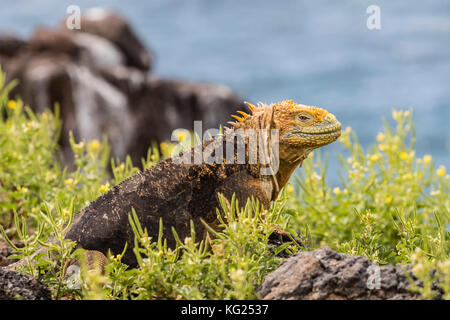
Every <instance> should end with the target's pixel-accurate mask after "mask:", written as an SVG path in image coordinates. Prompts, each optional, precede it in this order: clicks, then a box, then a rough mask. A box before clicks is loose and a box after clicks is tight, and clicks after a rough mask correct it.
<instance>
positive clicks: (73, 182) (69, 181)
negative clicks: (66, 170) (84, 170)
mask: <svg viewBox="0 0 450 320" xmlns="http://www.w3.org/2000/svg"><path fill="white" fill-rule="evenodd" d="M64 184H65V185H66V186H73V185H74V184H75V180H73V179H72V178H68V179H66V180H64Z"/></svg>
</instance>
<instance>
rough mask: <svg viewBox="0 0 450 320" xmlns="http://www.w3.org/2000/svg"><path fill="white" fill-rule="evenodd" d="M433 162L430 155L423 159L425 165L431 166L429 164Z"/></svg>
mask: <svg viewBox="0 0 450 320" xmlns="http://www.w3.org/2000/svg"><path fill="white" fill-rule="evenodd" d="M431 160H432V157H431V156H430V155H429V154H426V155H425V156H424V157H423V163H424V164H429V163H430V162H431Z"/></svg>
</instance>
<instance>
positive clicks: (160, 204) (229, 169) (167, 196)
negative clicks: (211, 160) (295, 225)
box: [66, 159, 271, 266]
mask: <svg viewBox="0 0 450 320" xmlns="http://www.w3.org/2000/svg"><path fill="white" fill-rule="evenodd" d="M251 171H252V170H251V168H250V166H249V165H234V164H230V165H225V164H209V165H208V164H198V165H185V164H175V163H174V162H173V161H172V160H171V159H167V160H164V161H162V162H160V163H159V164H157V165H156V166H154V167H152V168H150V169H148V170H147V171H144V172H139V173H137V174H135V175H134V176H132V177H131V178H129V179H127V180H125V181H124V182H122V183H121V184H119V185H117V186H116V187H114V188H113V189H112V190H111V191H110V192H108V193H107V194H105V195H103V196H101V197H100V198H98V199H97V200H95V201H94V202H92V203H91V204H90V205H89V206H88V207H86V208H84V209H83V210H81V211H80V212H79V213H77V214H76V216H75V218H74V221H73V223H72V226H71V227H70V229H69V231H68V232H67V234H66V238H68V239H71V240H74V241H76V242H77V243H78V245H79V246H81V247H82V248H84V249H87V250H98V251H100V252H102V253H104V254H106V253H107V252H108V249H111V251H112V253H114V254H118V253H120V252H122V251H123V248H124V245H125V242H127V243H128V249H127V252H126V253H125V256H124V258H123V262H124V263H126V264H128V265H130V266H135V265H136V258H135V255H134V253H133V250H132V248H133V246H134V234H133V231H132V228H131V226H130V224H129V220H128V215H129V214H130V213H131V208H132V207H133V208H134V210H135V211H136V214H137V216H138V218H139V221H140V223H141V225H142V227H143V228H147V231H148V234H149V236H151V237H152V239H157V237H158V232H159V220H160V218H162V220H163V227H164V229H163V236H164V238H166V239H167V243H168V246H169V247H171V248H174V247H175V245H176V242H175V238H174V236H173V233H172V227H174V228H175V230H176V231H177V234H178V236H179V237H180V239H181V240H183V239H184V238H185V237H188V236H190V220H192V221H193V222H194V226H195V231H196V236H197V239H202V238H203V237H204V236H205V235H206V229H205V227H204V225H203V224H202V223H201V221H200V219H203V220H204V221H205V222H207V223H208V224H211V225H212V226H213V227H214V225H215V224H216V221H217V212H216V208H218V207H220V205H219V202H218V196H217V193H218V192H220V193H222V194H223V195H224V196H225V197H226V198H227V199H231V197H232V195H233V193H235V195H236V198H237V200H238V201H239V203H240V204H245V203H246V202H247V199H249V198H251V197H254V198H255V199H258V200H259V201H260V203H261V204H262V205H263V206H264V207H266V208H268V207H269V205H270V200H271V199H270V198H269V196H268V195H267V192H266V191H264V190H263V187H262V186H263V184H261V181H262V180H263V179H268V178H264V177H262V178H261V177H258V176H257V175H255V174H252V173H251Z"/></svg>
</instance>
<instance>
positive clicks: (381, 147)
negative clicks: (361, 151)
mask: <svg viewBox="0 0 450 320" xmlns="http://www.w3.org/2000/svg"><path fill="white" fill-rule="evenodd" d="M378 148H379V149H380V150H381V151H386V150H387V146H386V145H385V144H380V145H379V146H378Z"/></svg>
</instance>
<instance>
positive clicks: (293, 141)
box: [65, 100, 341, 266]
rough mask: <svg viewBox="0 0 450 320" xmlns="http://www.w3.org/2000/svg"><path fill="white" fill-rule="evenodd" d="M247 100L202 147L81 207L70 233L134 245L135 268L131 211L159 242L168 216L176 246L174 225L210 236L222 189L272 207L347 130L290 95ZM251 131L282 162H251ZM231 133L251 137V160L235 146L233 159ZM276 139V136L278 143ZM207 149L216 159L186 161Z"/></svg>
mask: <svg viewBox="0 0 450 320" xmlns="http://www.w3.org/2000/svg"><path fill="white" fill-rule="evenodd" d="M246 105H247V106H248V107H249V109H250V110H251V113H250V114H247V113H244V112H241V111H239V113H240V116H234V117H235V119H236V120H237V121H235V122H230V124H231V126H230V127H227V128H225V129H224V131H223V133H222V134H219V135H217V136H216V137H214V138H213V139H211V140H210V141H207V142H205V143H203V144H201V145H200V149H199V148H198V147H197V149H195V148H196V147H194V148H193V149H191V151H192V153H191V154H189V153H183V154H181V155H180V158H178V159H175V158H174V157H172V158H168V159H166V160H163V161H161V162H160V163H158V164H156V165H155V166H153V167H151V168H150V169H148V170H146V171H143V172H138V173H136V174H135V175H134V176H132V177H130V178H128V179H127V180H125V181H123V182H121V183H120V184H118V185H117V186H115V187H114V188H112V189H111V190H110V191H109V192H108V193H106V194H104V195H102V196H101V197H99V198H98V199H96V200H95V201H93V202H92V203H91V204H90V205H89V206H87V207H86V208H84V209H82V210H81V211H80V212H79V213H77V214H76V215H75V217H74V220H73V222H72V225H71V226H70V228H69V230H68V232H67V234H66V235H65V237H66V238H67V239H71V240H74V241H76V242H77V245H78V246H80V247H82V248H84V249H86V250H92V251H93V252H94V251H99V252H101V253H103V254H106V253H107V252H108V249H110V250H111V252H112V253H114V254H119V253H121V252H122V251H123V248H124V245H125V243H127V244H128V250H127V251H126V252H125V255H124V257H123V260H122V261H123V262H124V263H126V264H128V265H129V266H136V264H137V261H136V258H135V256H134V253H133V250H131V248H132V247H133V246H134V237H135V236H134V233H133V231H132V228H131V227H130V224H129V220H128V219H129V214H130V212H131V210H132V208H134V210H135V212H136V214H137V217H138V219H139V221H140V223H141V225H142V227H145V228H147V231H148V235H149V236H150V237H152V239H157V237H158V232H159V221H160V218H162V221H163V235H164V237H165V238H166V239H167V244H168V246H169V247H172V248H173V247H175V246H176V240H175V238H174V236H173V233H172V230H171V229H172V227H173V228H175V230H176V232H177V234H178V236H179V238H180V239H182V240H183V239H184V238H185V237H188V236H190V221H191V220H192V221H193V224H194V227H195V232H196V235H198V238H197V239H203V238H204V237H205V236H206V228H205V226H204V225H203V224H202V222H201V219H203V220H204V221H205V222H206V223H207V224H209V225H211V226H213V227H217V225H216V224H217V212H216V208H218V207H219V206H220V205H219V201H218V193H221V194H222V195H223V196H224V198H225V199H231V197H232V195H233V194H235V197H236V199H237V200H238V202H239V203H240V204H242V205H245V204H246V202H247V200H248V199H250V198H252V197H253V198H254V199H257V200H258V201H259V203H260V204H261V205H262V207H264V208H266V209H268V208H269V206H270V202H271V201H274V200H275V199H277V196H278V194H279V192H280V190H281V188H282V187H283V186H284V185H285V184H286V183H287V182H288V180H289V177H290V176H291V174H292V173H293V171H294V170H295V169H296V168H297V167H298V166H301V165H302V162H303V160H304V159H305V158H306V157H307V156H308V154H309V153H310V152H311V151H312V150H314V149H316V148H318V147H321V146H324V145H327V144H329V143H332V142H333V141H335V140H336V139H337V138H338V137H339V136H340V134H341V124H340V123H339V121H337V120H336V118H335V116H334V115H333V114H331V113H329V112H328V111H326V110H324V109H321V108H317V107H312V106H306V105H302V104H297V103H295V102H293V101H291V100H285V101H281V102H279V103H274V104H270V105H267V104H263V103H258V105H257V106H255V105H253V104H250V103H246ZM240 129H242V130H240ZM267 129H270V130H275V131H273V132H275V133H278V134H277V135H276V136H274V137H273V136H272V135H271V134H270V133H269V134H267V135H264V134H262V132H263V130H267ZM248 130H249V131H250V132H253V133H255V132H256V135H257V139H259V141H260V142H262V143H260V144H258V147H257V149H256V152H257V153H260V152H261V151H263V149H265V154H268V155H269V158H270V159H273V158H274V157H273V155H276V156H277V159H276V161H262V158H258V159H257V160H256V162H255V161H253V162H252V161H250V160H251V159H252V157H253V159H254V158H255V150H251V148H249V143H250V138H249V137H248V136H243V135H244V134H243V133H242V132H247V131H248ZM230 136H235V137H236V140H237V139H242V140H241V141H244V144H245V145H244V147H246V148H245V159H244V161H242V159H240V160H241V161H238V160H239V159H238V158H239V154H238V147H236V148H235V147H233V151H232V153H231V154H232V156H231V157H229V158H227V157H226V155H227V154H226V152H227V150H226V147H227V145H226V144H227V142H226V141H230V140H231V139H228V140H227V139H226V138H227V137H230ZM233 139H234V137H233ZM272 140H277V141H276V142H277V143H275V142H274V141H272ZM274 146H276V147H277V148H275V147H274ZM206 150H210V151H211V150H212V152H211V153H210V156H211V157H212V158H213V159H215V160H216V161H210V162H209V163H206V162H205V161H201V163H195V161H194V164H189V163H186V162H189V160H192V159H193V158H195V152H198V151H200V152H205V151H206ZM262 153H263V154H264V152H262ZM228 155H229V154H228ZM182 156H184V158H182ZM180 159H184V163H179V162H180V161H179V160H180ZM230 159H231V161H230ZM186 160H188V161H186ZM194 160H195V159H194ZM217 160H218V161H217ZM266 160H267V159H266ZM274 162H276V163H275V165H274ZM264 170H265V172H264V173H263V171H264ZM267 172H268V173H267ZM88 252H89V251H88Z"/></svg>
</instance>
